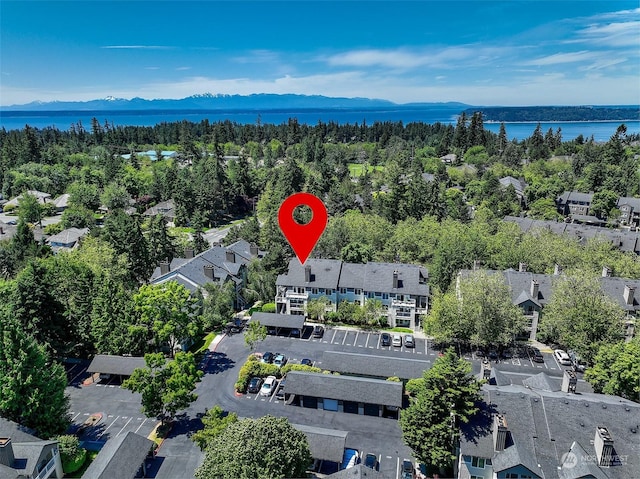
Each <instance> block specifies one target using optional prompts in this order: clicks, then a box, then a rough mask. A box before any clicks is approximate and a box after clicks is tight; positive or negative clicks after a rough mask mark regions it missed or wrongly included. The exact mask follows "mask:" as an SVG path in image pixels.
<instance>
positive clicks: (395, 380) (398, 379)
mask: <svg viewBox="0 0 640 479" xmlns="http://www.w3.org/2000/svg"><path fill="white" fill-rule="evenodd" d="M387 381H393V382H394V383H399V382H401V381H400V378H399V377H398V376H391V377H388V378H387Z"/></svg>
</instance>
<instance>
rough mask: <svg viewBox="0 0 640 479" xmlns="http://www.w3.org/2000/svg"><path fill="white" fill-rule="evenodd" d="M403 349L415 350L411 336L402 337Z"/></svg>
mask: <svg viewBox="0 0 640 479" xmlns="http://www.w3.org/2000/svg"><path fill="white" fill-rule="evenodd" d="M404 347H405V348H415V347H416V343H415V341H414V340H413V334H405V335H404Z"/></svg>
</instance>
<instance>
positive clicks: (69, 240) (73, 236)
mask: <svg viewBox="0 0 640 479" xmlns="http://www.w3.org/2000/svg"><path fill="white" fill-rule="evenodd" d="M88 234H89V228H67V229H66V230H62V231H61V232H60V233H58V234H55V235H53V236H49V238H48V239H47V243H49V244H56V243H59V244H63V245H73V244H75V243H77V242H78V240H79V239H80V238H83V237H85V236H86V235H88Z"/></svg>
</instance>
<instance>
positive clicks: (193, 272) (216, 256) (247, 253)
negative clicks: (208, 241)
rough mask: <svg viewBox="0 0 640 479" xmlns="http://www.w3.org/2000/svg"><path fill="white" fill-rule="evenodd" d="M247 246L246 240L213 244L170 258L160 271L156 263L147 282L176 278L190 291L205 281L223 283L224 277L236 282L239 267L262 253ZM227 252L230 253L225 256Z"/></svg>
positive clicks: (156, 282) (238, 276) (239, 278)
mask: <svg viewBox="0 0 640 479" xmlns="http://www.w3.org/2000/svg"><path fill="white" fill-rule="evenodd" d="M250 248H251V245H250V244H249V243H247V242H246V241H244V240H240V241H237V242H235V243H233V244H231V245H229V246H226V247H225V246H222V245H215V246H213V247H211V248H209V249H208V250H206V251H203V252H202V253H200V254H198V255H196V256H195V257H194V258H190V259H185V258H174V259H173V260H172V261H171V264H170V266H169V272H168V273H166V274H164V275H163V274H161V271H160V268H159V267H158V268H156V269H155V271H154V272H153V274H152V275H151V282H152V283H153V284H161V283H164V282H165V281H177V282H178V283H180V284H183V285H184V286H185V287H186V288H187V289H189V290H191V291H195V290H196V289H198V288H199V287H201V286H204V285H205V284H206V283H212V282H216V283H220V284H223V283H224V282H225V281H227V280H232V281H234V282H236V283H239V282H241V281H242V279H241V276H242V274H241V269H242V267H243V266H247V265H248V264H249V263H250V262H251V260H253V259H254V258H258V257H260V256H261V255H262V256H264V252H263V251H258V253H257V254H256V255H252V254H251V250H250ZM228 254H230V255H231V256H230V257H227V255H228ZM205 267H213V277H214V278H215V279H213V280H212V279H211V278H209V277H208V276H207V275H206V274H205Z"/></svg>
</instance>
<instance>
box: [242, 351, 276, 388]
mask: <svg viewBox="0 0 640 479" xmlns="http://www.w3.org/2000/svg"><path fill="white" fill-rule="evenodd" d="M254 357H255V356H254ZM255 376H257V377H260V378H266V377H267V376H276V377H281V376H282V374H281V371H280V368H279V367H278V366H276V365H275V364H265V363H262V362H260V361H257V358H255V359H247V362H246V363H244V364H243V365H242V367H241V368H240V371H239V372H238V380H237V381H236V384H235V388H236V391H238V392H241V393H243V392H245V391H246V390H247V386H248V385H249V381H250V380H251V378H252V377H255Z"/></svg>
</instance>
